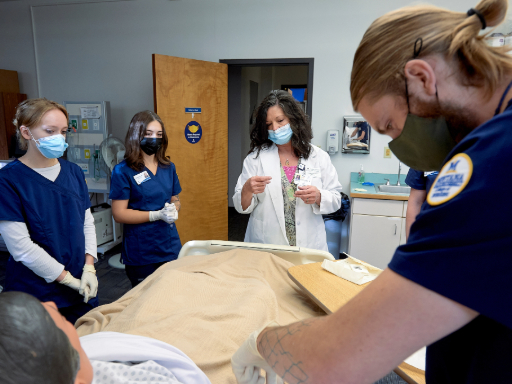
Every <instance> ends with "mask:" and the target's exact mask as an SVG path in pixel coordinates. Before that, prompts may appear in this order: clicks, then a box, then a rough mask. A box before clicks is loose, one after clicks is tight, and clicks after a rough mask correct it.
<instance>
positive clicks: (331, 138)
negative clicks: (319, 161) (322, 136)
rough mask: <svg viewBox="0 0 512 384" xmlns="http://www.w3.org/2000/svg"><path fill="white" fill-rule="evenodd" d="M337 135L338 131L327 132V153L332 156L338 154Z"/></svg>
mask: <svg viewBox="0 0 512 384" xmlns="http://www.w3.org/2000/svg"><path fill="white" fill-rule="evenodd" d="M339 133H340V131H338V130H331V131H327V152H328V153H329V155H334V154H335V153H337V152H338V144H339V141H340V139H339Z"/></svg>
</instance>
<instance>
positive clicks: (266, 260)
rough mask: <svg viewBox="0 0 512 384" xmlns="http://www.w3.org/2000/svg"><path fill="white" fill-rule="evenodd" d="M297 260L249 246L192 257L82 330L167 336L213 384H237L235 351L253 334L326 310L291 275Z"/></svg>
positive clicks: (86, 319) (163, 270)
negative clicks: (289, 270) (246, 248)
mask: <svg viewBox="0 0 512 384" xmlns="http://www.w3.org/2000/svg"><path fill="white" fill-rule="evenodd" d="M292 266H293V264H291V263H289V262H287V261H284V260H282V259H280V258H278V257H276V256H274V255H272V254H270V253H264V252H256V251H247V250H233V251H228V252H222V253H218V254H215V255H212V256H187V257H184V258H182V259H179V260H176V261H172V262H170V263H167V264H165V265H163V266H162V267H160V268H159V269H158V270H157V271H156V272H155V273H153V275H151V276H150V277H148V278H147V279H146V280H144V281H143V282H142V283H141V284H139V285H138V286H137V287H135V288H134V289H132V290H130V291H129V292H127V293H126V294H125V295H124V296H123V297H121V298H120V299H119V300H117V301H115V302H113V303H111V304H108V305H103V306H101V307H98V308H96V309H94V310H92V311H91V312H89V313H88V314H86V315H85V316H83V317H82V318H80V319H79V320H78V322H77V324H76V325H77V327H78V334H79V335H80V336H84V335H88V334H91V333H95V332H99V331H112V332H122V333H129V334H134V335H141V336H147V337H152V338H155V339H158V340H162V341H164V342H166V343H168V344H171V345H173V346H175V347H177V348H179V349H180V350H182V351H183V352H184V353H186V354H187V355H188V356H189V357H190V358H191V359H192V360H193V361H194V362H195V363H196V364H197V365H198V366H199V368H201V369H202V370H203V371H204V373H205V374H206V375H207V376H208V377H209V379H210V380H211V382H212V383H213V384H216V383H219V384H225V383H233V384H235V383H236V380H235V377H234V375H233V373H232V371H231V363H230V360H231V356H232V355H233V353H234V352H235V351H236V350H237V349H238V347H239V346H240V345H241V344H242V343H243V342H244V341H245V339H246V338H247V337H248V336H249V334H250V333H251V332H253V331H254V330H256V329H258V328H260V327H263V326H264V325H266V324H267V323H269V322H270V321H272V320H274V321H276V322H277V323H279V324H280V325H285V324H289V323H291V322H294V321H297V320H300V319H303V318H307V317H311V316H322V315H324V314H325V313H324V312H323V311H322V310H321V309H320V308H319V307H318V306H317V305H316V304H314V303H313V302H312V301H311V300H310V299H308V298H307V297H306V296H305V295H303V294H302V293H301V291H300V290H299V288H298V287H297V286H296V285H295V284H294V283H293V282H292V281H291V280H290V278H289V277H288V275H287V270H288V268H290V267H292ZM100 289H101V287H100Z"/></svg>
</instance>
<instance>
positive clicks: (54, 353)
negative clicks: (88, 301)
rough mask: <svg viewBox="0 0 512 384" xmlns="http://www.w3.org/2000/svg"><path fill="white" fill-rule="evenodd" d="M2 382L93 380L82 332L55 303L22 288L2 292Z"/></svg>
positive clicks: (69, 383)
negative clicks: (79, 334) (81, 344)
mask: <svg viewBox="0 0 512 384" xmlns="http://www.w3.org/2000/svg"><path fill="white" fill-rule="evenodd" d="M0 318H1V319H2V325H1V326H0V345H1V346H2V348H0V361H1V363H0V377H1V378H2V380H1V381H2V383H13V384H14V383H24V384H36V383H38V384H39V383H53V384H90V383H91V382H92V376H93V373H92V367H91V363H90V362H89V359H88V358H87V356H86V355H85V352H84V351H83V349H82V347H81V346H80V341H79V339H78V334H77V333H76V330H75V328H74V327H73V325H71V323H69V322H68V321H67V320H66V319H65V318H64V317H62V315H61V314H60V313H59V311H58V310H57V307H56V306H55V304H54V303H52V302H49V303H43V304H41V303H40V302H39V300H37V299H36V298H34V297H33V296H30V295H28V294H26V293H22V292H5V293H2V294H0Z"/></svg>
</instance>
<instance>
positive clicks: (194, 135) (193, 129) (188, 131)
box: [185, 121, 203, 144]
mask: <svg viewBox="0 0 512 384" xmlns="http://www.w3.org/2000/svg"><path fill="white" fill-rule="evenodd" d="M202 136H203V130H202V128H201V125H200V124H199V123H198V122H197V121H191V122H190V123H188V124H187V126H186V127H185V139H187V141H188V142H189V143H191V144H196V143H197V142H198V141H199V140H201V137H202Z"/></svg>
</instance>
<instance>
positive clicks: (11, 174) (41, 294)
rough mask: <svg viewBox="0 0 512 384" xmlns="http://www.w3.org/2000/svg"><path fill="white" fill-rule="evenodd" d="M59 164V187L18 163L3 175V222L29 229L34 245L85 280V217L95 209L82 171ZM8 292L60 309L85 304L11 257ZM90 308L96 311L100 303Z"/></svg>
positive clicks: (0, 177) (72, 292) (0, 181)
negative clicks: (27, 294)
mask: <svg viewBox="0 0 512 384" xmlns="http://www.w3.org/2000/svg"><path fill="white" fill-rule="evenodd" d="M59 163H60V166H61V169H60V173H59V176H57V178H56V179H55V181H50V180H48V179H47V178H45V177H44V176H41V175H40V174H39V173H37V172H36V171H34V170H33V169H31V168H29V167H27V166H26V165H25V164H23V163H22V162H20V161H19V160H14V161H13V162H12V163H9V164H8V165H6V166H5V167H3V168H2V169H0V194H1V198H0V220H7V221H17V222H22V223H25V224H26V225H27V228H28V232H29V234H30V238H31V240H32V241H33V242H34V243H36V244H37V245H39V246H40V247H41V248H43V249H44V250H45V251H46V252H48V254H49V255H50V256H52V257H53V258H54V259H56V260H57V261H58V262H59V263H61V264H63V265H64V269H65V270H67V271H69V272H70V273H71V274H72V275H73V277H76V278H77V279H80V278H81V277H82V272H83V267H84V264H85V235H84V221H85V211H86V210H87V209H88V208H90V206H91V203H90V201H89V192H88V190H87V184H86V182H85V178H84V174H83V171H82V169H81V168H80V167H79V166H78V165H76V164H73V163H70V162H68V161H66V160H62V159H59ZM4 291H21V292H26V293H29V294H31V295H33V296H35V297H36V298H38V299H39V300H40V301H43V302H44V301H54V302H55V304H56V305H57V306H58V307H59V308H62V307H68V306H71V305H75V304H80V303H82V302H83V296H82V295H80V294H78V292H76V291H75V290H74V289H72V288H69V287H67V286H65V285H62V284H59V283H57V282H52V283H47V282H46V281H45V280H44V279H43V278H42V277H39V276H37V275H36V274H35V273H34V272H32V271H31V270H30V269H29V268H27V267H26V266H25V265H23V263H22V262H17V261H15V260H14V259H13V257H12V256H10V257H9V260H8V261H7V271H6V283H5V288H4ZM89 304H91V305H93V306H97V305H98V297H96V298H94V299H92V300H90V301H89Z"/></svg>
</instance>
